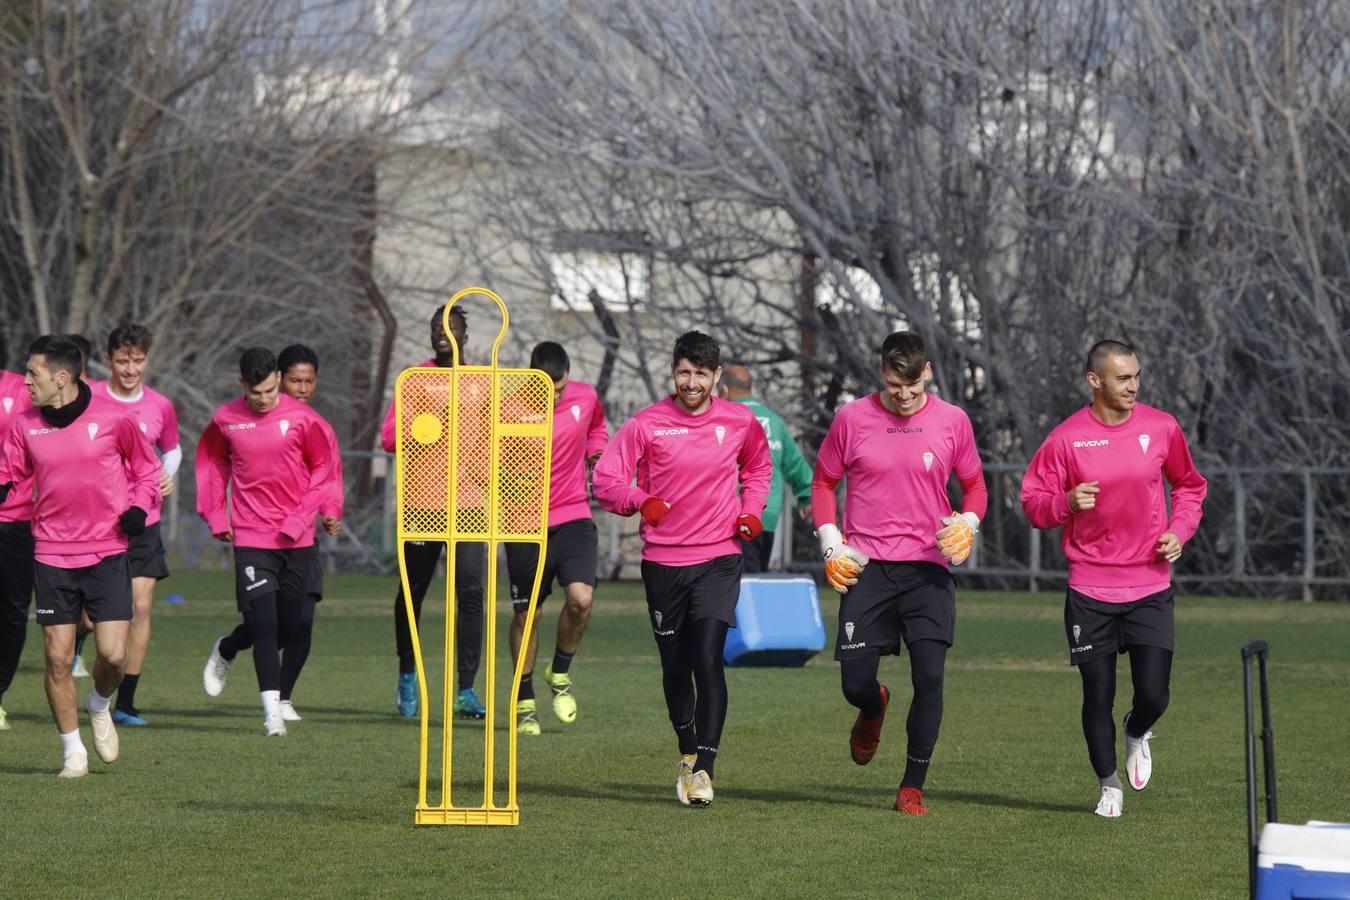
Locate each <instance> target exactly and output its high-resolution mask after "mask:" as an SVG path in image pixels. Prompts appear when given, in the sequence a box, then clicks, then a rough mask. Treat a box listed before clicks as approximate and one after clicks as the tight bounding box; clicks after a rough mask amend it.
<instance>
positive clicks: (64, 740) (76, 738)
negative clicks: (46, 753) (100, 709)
mask: <svg viewBox="0 0 1350 900" xmlns="http://www.w3.org/2000/svg"><path fill="white" fill-rule="evenodd" d="M61 751H62V752H63V753H64V754H65V758H66V759H70V757H71V756H73V755H74V754H76V753H83V754H84V755H85V756H88V755H89V751H87V750H85V749H84V741H82V740H80V729H78V728H76V729H75V730H74V731H71V732H68V733H65V734H62V735H61Z"/></svg>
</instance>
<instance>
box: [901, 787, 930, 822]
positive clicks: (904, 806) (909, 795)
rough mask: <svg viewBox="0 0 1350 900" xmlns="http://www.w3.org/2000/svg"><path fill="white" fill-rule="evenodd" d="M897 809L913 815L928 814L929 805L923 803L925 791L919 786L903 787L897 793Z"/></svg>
mask: <svg viewBox="0 0 1350 900" xmlns="http://www.w3.org/2000/svg"><path fill="white" fill-rule="evenodd" d="M895 809H896V811H897V812H902V813H909V814H910V815H911V816H926V815H928V807H926V806H924V805H923V791H921V790H919V789H918V788H912V787H902V788H901V789H900V792H899V793H898V794H896V795H895Z"/></svg>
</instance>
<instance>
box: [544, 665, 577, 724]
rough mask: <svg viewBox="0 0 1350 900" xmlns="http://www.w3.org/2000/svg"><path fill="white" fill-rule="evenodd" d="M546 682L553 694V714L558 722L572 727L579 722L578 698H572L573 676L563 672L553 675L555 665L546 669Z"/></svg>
mask: <svg viewBox="0 0 1350 900" xmlns="http://www.w3.org/2000/svg"><path fill="white" fill-rule="evenodd" d="M544 682H545V683H546V684H547V685H548V689H549V690H550V691H552V692H553V714H554V715H555V716H557V717H558V721H559V722H562V723H563V724H565V725H571V724H572V723H573V722H575V721H576V720H577V698H576V697H573V696H572V676H571V675H568V674H567V673H566V672H563V673H562V674H560V675H554V674H553V664H552V663H549V664H548V665H547V666H545V667H544Z"/></svg>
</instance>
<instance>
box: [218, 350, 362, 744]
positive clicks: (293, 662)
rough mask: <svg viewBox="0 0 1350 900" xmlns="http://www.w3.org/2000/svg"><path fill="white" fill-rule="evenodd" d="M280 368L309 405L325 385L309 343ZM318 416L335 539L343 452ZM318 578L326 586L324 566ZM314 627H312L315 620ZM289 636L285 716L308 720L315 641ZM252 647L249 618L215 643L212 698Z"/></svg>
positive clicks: (283, 639)
mask: <svg viewBox="0 0 1350 900" xmlns="http://www.w3.org/2000/svg"><path fill="white" fill-rule="evenodd" d="M277 366H278V368H279V369H280V370H281V393H283V394H285V395H286V396H287V397H290V398H291V399H292V400H298V401H299V402H301V403H303V404H305V405H306V406H308V405H309V404H310V401H312V400H313V399H314V393H315V391H317V390H318V386H319V355H318V354H317V353H315V352H314V351H313V350H312V349H311V348H309V347H307V346H305V345H304V344H291V345H290V346H289V347H287V348H286V349H284V350H282V351H281V355H280V356H278V357H277ZM315 415H316V416H317V418H318V425H319V428H320V430H322V431H323V433H324V438H325V439H326V440H327V441H328V452H329V455H330V459H332V461H333V470H332V477H331V478H330V479H329V480H328V488H329V490H328V494H327V496H326V497H325V499H324V501H323V503H321V504H320V505H319V521H320V522H321V523H322V524H323V530H324V531H325V532H327V533H328V535H329V536H330V537H337V536H338V535H339V534H341V533H342V512H343V504H344V497H343V486H342V454H341V451H340V450H339V448H338V441H337V433H336V432H335V431H333V426H331V425H330V424H328V420H327V419H325V418H324V417H323V416H320V415H318V414H317V413H316V414H315ZM318 577H319V584H320V586H321V587H320V590H322V584H323V570H322V568H320V570H319V573H318ZM310 626H311V629H312V626H313V623H312V621H311V623H310ZM288 637H289V635H288V634H285V633H281V634H279V635H278V640H279V641H280V645H281V653H282V657H281V718H282V721H285V722H300V721H303V717H302V716H301V715H300V713H298V712H296V710H295V704H294V702H292V699H291V693H292V691H294V689H295V684H296V681H297V680H298V679H299V677H300V670H301V669H303V668H304V665H305V660H306V659H308V658H309V651H310V649H311V648H312V645H313V640H312V639H310V640H302V641H301V642H300V643H298V644H297V645H296V646H295V647H291V646H289V645H288V641H287V638H288ZM252 646H253V629H252V627H251V626H250V625H249V623H248V622H247V621H243V622H240V623H239V624H238V625H236V626H235V628H234V631H232V632H230V633H229V634H228V635H224V636H222V637H219V638H217V639H216V643H215V646H213V647H212V648H211V655H210V656H209V657H208V658H207V660H206V668H205V669H203V670H202V687H203V688H204V689H205V691H206V693H207V695H208V696H211V697H219V696H220V694H221V692H222V691H224V690H225V683H226V681H227V680H228V679H229V675H230V666H231V664H233V663H234V660H235V657H236V656H238V655H239V653H240V652H242V651H244V650H248V649H249V648H250V647H252Z"/></svg>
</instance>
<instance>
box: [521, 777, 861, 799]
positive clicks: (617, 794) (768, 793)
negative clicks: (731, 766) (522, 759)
mask: <svg viewBox="0 0 1350 900" xmlns="http://www.w3.org/2000/svg"><path fill="white" fill-rule="evenodd" d="M519 790H520V793H521V795H522V796H524V795H528V794H543V795H545V796H549V797H564V798H568V799H572V800H618V801H620V802H624V803H642V804H648V803H665V802H666V801H669V800H673V799H674V798H675V785H674V779H672V780H671V784H670V785H666V784H665V783H664V782H663V783H661V784H598V785H596V784H593V785H589V786H583V785H567V784H557V783H553V782H521V784H520V785H519ZM723 794H724V795H725V796H726V798H727V799H728V800H732V799H734V800H748V801H752V802H758V803H769V804H775V805H777V804H782V803H823V804H829V805H833V806H857V805H859V802H858V799H857V797H856V796H854V789H853V788H851V787H845V786H842V785H832V786H828V787H824V788H822V792H821V793H814V792H813V793H804V792H802V791H793V790H784V789H782V788H740V787H730V788H726V789H725V790H724V792H720V793H719V796H722V795H723Z"/></svg>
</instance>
